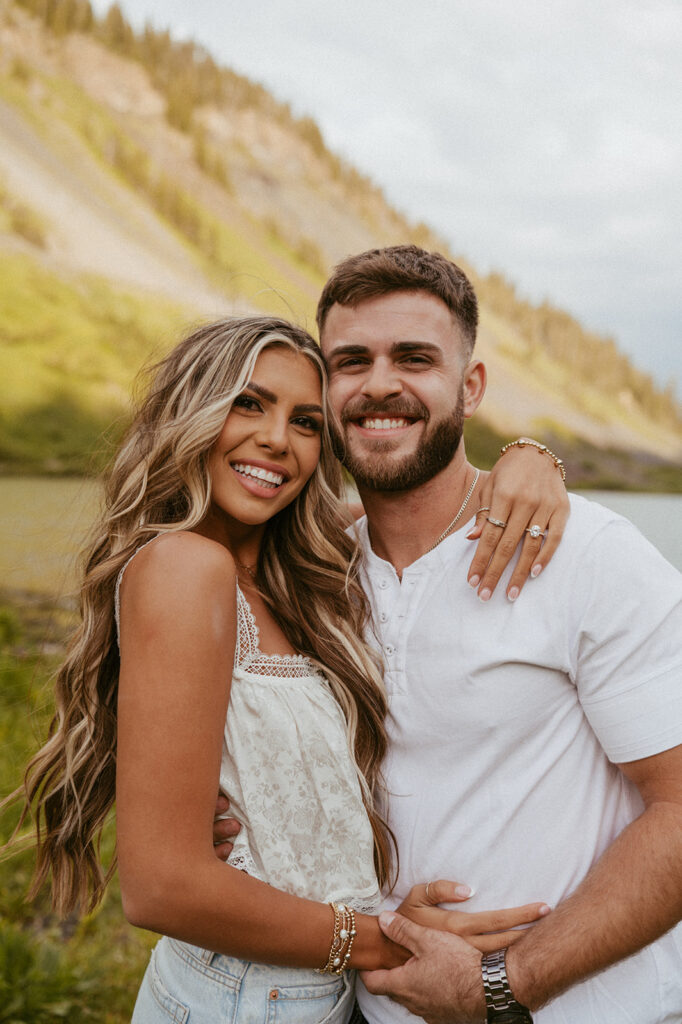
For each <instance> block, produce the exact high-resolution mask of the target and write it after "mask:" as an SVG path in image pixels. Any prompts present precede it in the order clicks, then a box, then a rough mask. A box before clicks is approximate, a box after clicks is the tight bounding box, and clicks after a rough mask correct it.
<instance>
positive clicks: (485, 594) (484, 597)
mask: <svg viewBox="0 0 682 1024" xmlns="http://www.w3.org/2000/svg"><path fill="white" fill-rule="evenodd" d="M478 596H479V598H480V599H481V601H489V600H490V598H491V597H492V596H493V592H492V590H488V588H487V587H485V588H484V589H483V590H482V591H481V593H480V594H479V595H478Z"/></svg>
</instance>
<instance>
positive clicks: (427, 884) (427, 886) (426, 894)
mask: <svg viewBox="0 0 682 1024" xmlns="http://www.w3.org/2000/svg"><path fill="white" fill-rule="evenodd" d="M430 885H431V883H430V882H427V883H426V891H425V893H424V895H425V896H426V898H427V900H428V898H429V886H430Z"/></svg>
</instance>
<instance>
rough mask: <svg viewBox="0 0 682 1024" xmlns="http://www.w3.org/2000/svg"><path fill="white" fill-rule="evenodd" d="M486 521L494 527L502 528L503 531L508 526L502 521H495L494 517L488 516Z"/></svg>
mask: <svg viewBox="0 0 682 1024" xmlns="http://www.w3.org/2000/svg"><path fill="white" fill-rule="evenodd" d="M486 519H487V520H488V522H489V523H490V524H491V525H492V526H501V527H502V529H503V530H504V528H505V527H506V525H507V524H506V523H503V522H502V520H501V519H493V517H492V516H486Z"/></svg>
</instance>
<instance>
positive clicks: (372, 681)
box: [15, 317, 394, 915]
mask: <svg viewBox="0 0 682 1024" xmlns="http://www.w3.org/2000/svg"><path fill="white" fill-rule="evenodd" d="M270 346H287V347H289V348H292V349H294V350H296V351H298V352H302V353H304V354H305V356H306V357H307V358H308V359H310V360H311V362H312V363H313V364H314V365H315V367H316V369H317V371H318V373H319V375H320V380H321V382H322V387H323V394H324V399H325V405H326V375H325V370H324V364H323V362H322V359H321V356H320V353H319V349H318V347H317V345H316V344H315V342H314V341H313V339H312V338H311V337H310V335H309V334H308V333H307V332H306V331H304V330H302V329H301V328H298V327H295V326H293V325H291V324H289V323H287V322H286V321H284V320H280V319H277V318H274V317H244V318H234V319H224V320H220V321H218V322H215V323H211V324H208V325H205V326H202V327H199V328H198V329H197V330H195V331H194V332H193V333H192V334H190V335H189V336H188V337H186V338H185V339H184V340H183V341H181V342H180V344H179V345H177V346H176V347H175V348H174V349H173V350H172V351H171V352H170V353H169V354H168V355H167V356H166V357H165V358H164V359H163V360H162V361H161V362H160V363H158V364H157V366H156V367H155V368H154V370H153V371H152V372H153V381H152V385H151V387H150V388H149V390H148V393H147V396H146V398H145V399H144V400H143V401H142V403H141V405H140V407H139V410H138V412H137V415H136V417H135V419H134V421H133V423H132V425H131V427H130V429H129V431H128V433H127V435H126V436H125V438H124V440H123V442H122V444H121V447H120V449H119V452H118V455H117V456H116V458H115V460H114V462H113V464H112V467H111V469H110V471H109V472H108V475H107V477H106V480H105V499H104V508H103V512H102V514H101V517H100V519H99V521H98V523H97V525H96V527H95V529H94V531H93V535H92V537H91V540H90V543H89V545H88V547H87V548H86V551H85V553H84V566H83V583H82V586H81V591H80V611H81V622H80V625H79V627H78V628H77V630H76V632H75V634H74V636H73V638H72V641H71V643H70V646H69V649H68V651H67V655H66V659H65V661H64V663H63V665H62V667H61V669H60V670H59V672H58V674H57V678H56V712H55V715H54V718H53V720H52V722H51V725H50V730H49V736H48V740H47V742H46V744H45V745H44V746H43V747H42V749H41V750H40V751H39V752H38V753H37V754H36V755H35V757H34V758H33V759H32V760H31V762H30V763H29V765H28V767H27V769H26V773H25V777H24V784H23V787H22V789H21V790H19V791H18V794H21V795H23V797H24V800H25V803H24V808H23V813H22V816H21V821H20V822H19V826H18V828H19V827H21V825H22V823H23V822H24V821H25V819H26V816H27V814H28V813H29V812H30V811H31V810H33V813H34V818H35V829H36V846H37V859H36V868H35V873H34V877H33V882H32V886H31V893H30V895H31V896H34V895H35V894H36V893H37V891H38V890H39V888H40V887H41V885H42V884H43V882H44V881H45V880H46V878H47V877H48V876H50V875H51V878H52V903H53V906H54V908H55V909H56V910H57V911H58V912H59V913H61V914H63V915H65V914H68V913H70V912H71V911H72V910H74V909H76V908H78V909H80V910H83V909H85V910H92V909H93V908H94V907H95V906H96V905H97V904H98V903H99V901H100V900H101V898H102V896H103V894H104V890H105V888H106V885H107V883H108V881H109V879H110V877H111V875H112V873H113V871H114V869H115V857H114V860H113V861H112V863H111V864H110V865H109V867H108V869H106V870H105V868H104V866H103V864H102V862H101V856H100V839H101V834H102V829H103V826H104V824H105V822H106V820H107V817H108V815H109V812H110V811H111V809H112V807H113V804H114V797H115V775H116V733H117V728H116V704H117V695H118V677H119V651H118V644H117V635H116V625H115V616H114V606H115V590H116V581H117V578H118V575H119V573H120V571H121V569H122V567H123V566H124V565H125V563H126V562H127V560H128V559H129V558H130V557H131V556H132V555H133V554H134V552H135V551H136V550H137V549H138V548H139V547H140V545H141V544H143V543H144V542H145V541H146V540H149V539H150V538H151V537H153V536H154V535H156V534H158V533H163V532H169V531H175V530H188V529H192V528H193V527H195V526H197V525H198V524H199V523H200V522H201V521H202V519H203V518H204V516H205V514H206V512H207V510H208V507H209V502H210V494H211V491H210V479H209V471H208V463H209V456H210V452H211V448H212V446H213V444H214V442H215V441H216V440H217V438H218V436H219V434H220V432H221V430H222V427H223V424H224V422H225V418H226V416H227V414H228V412H229V411H230V408H231V405H232V403H233V401H234V399H235V398H236V397H237V395H239V394H240V393H241V392H242V391H243V389H244V387H245V386H246V384H247V382H248V381H249V379H250V377H251V374H252V373H253V368H254V366H255V363H256V360H257V358H258V356H259V354H260V353H261V352H262V351H263V350H264V349H265V348H268V347H270ZM341 487H342V477H341V472H340V468H339V466H338V463H337V462H336V459H335V458H334V456H333V454H332V447H331V442H330V438H329V433H328V429H327V423H326V419H325V423H324V428H323V433H322V450H321V458H320V462H319V464H318V466H317V469H316V470H315V472H314V474H313V476H312V477H311V478H310V480H309V481H308V482H307V484H306V485H305V487H304V488H303V490H302V491H301V493H300V494H299V495H298V496H297V497H296V499H295V500H294V501H293V502H292V503H291V504H290V505H289V506H288V507H286V508H285V509H283V510H281V511H280V512H279V513H278V514H277V515H276V516H275V517H273V519H272V520H271V521H270V522H269V524H268V528H267V530H266V531H265V536H264V540H263V543H262V545H261V550H260V555H259V562H258V568H257V573H256V580H257V583H258V586H259V588H260V590H261V592H262V594H263V596H264V598H265V600H266V602H267V604H268V606H269V608H270V609H271V611H272V614H273V616H274V617H275V619H276V620H277V622H278V623H279V625H280V627H281V628H282V630H283V632H284V634H285V635H286V637H287V639H288V640H289V642H290V643H291V644H292V646H293V647H294V649H295V650H296V651H299V652H300V653H301V654H304V655H307V656H308V657H309V658H310V659H311V660H312V661H313V662H314V663H315V664H316V665H317V666H318V667H319V668H320V669H321V670H322V671H323V672H324V674H325V675H326V677H327V679H328V680H329V683H330V686H331V688H332V691H333V693H334V695H335V697H336V699H337V701H338V702H339V704H340V705H341V708H342V710H343V713H344V715H345V719H346V723H347V732H348V740H349V749H350V752H351V756H352V757H353V759H354V762H355V765H356V767H357V770H358V776H359V779H360V783H361V788H362V794H363V800H364V803H365V807H366V810H367V813H368V815H369V818H370V821H371V825H372V831H373V834H374V852H375V857H374V859H375V865H376V869H377V875H378V877H379V881H380V882H381V883H382V884H383V883H384V882H386V881H387V878H388V875H389V872H390V861H391V856H390V855H391V852H392V846H394V844H393V843H392V837H391V834H390V832H389V830H388V827H387V826H386V824H385V822H384V821H383V818H382V817H381V815H380V813H379V810H378V808H377V803H378V796H379V792H380V790H381V789H382V780H381V774H380V766H381V761H382V758H383V756H384V753H385V751H386V732H385V727H384V719H385V715H386V710H387V702H386V696H385V690H384V686H383V681H382V677H381V672H380V667H379V665H378V662H377V659H376V656H375V655H374V654H373V652H372V650H371V648H370V647H369V646H368V645H367V644H365V643H364V642H363V640H362V639H361V638H362V636H363V632H364V629H365V627H366V625H367V623H368V621H369V610H368V605H367V601H366V598H365V595H364V593H363V591H362V588H361V586H360V583H359V579H358V571H359V555H358V549H357V545H356V543H355V541H354V540H353V539H352V538H351V537H349V536H348V534H347V533H346V530H345V528H346V527H347V525H348V522H347V520H346V518H345V517H344V515H343V513H342V506H341V504H340V501H339V498H340V494H341ZM15 834H16V833H15Z"/></svg>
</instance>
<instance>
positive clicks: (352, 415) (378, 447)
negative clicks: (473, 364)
mask: <svg viewBox="0 0 682 1024" xmlns="http://www.w3.org/2000/svg"><path fill="white" fill-rule="evenodd" d="M359 416H367V417H372V416H390V417H391V418H392V419H398V418H399V417H400V416H406V417H409V418H413V419H421V420H422V421H423V422H424V432H423V434H422V437H421V440H420V441H419V444H418V445H417V448H416V449H415V451H413V452H411V453H410V454H409V455H404V456H403V457H402V458H400V459H397V460H393V459H392V458H391V454H392V452H393V451H394V445H395V442H394V441H393V440H391V439H389V438H387V439H386V440H385V441H384V442H383V443H382V442H381V440H380V438H378V441H379V443H378V444H377V442H375V443H374V446H373V450H372V451H371V452H365V453H363V454H362V455H355V454H353V452H351V451H350V450H349V448H348V446H347V444H346V441H345V437H344V433H343V432H340V431H339V430H338V428H337V427H336V425H335V424H334V423H333V422H331V423H330V429H331V434H332V441H333V444H334V453H335V455H336V457H337V458H338V459H339V460H340V461H341V462H342V464H343V465H344V466H345V467H346V469H347V470H348V472H349V473H350V474H351V476H352V477H353V479H354V480H355V483H356V484H357V486H358V487H360V488H364V489H366V490H371V491H410V490H413V489H414V488H415V487H421V485H422V484H425V483H426V482H427V481H428V480H431V479H432V478H433V477H434V476H436V474H438V473H440V472H441V470H443V469H445V467H446V466H449V464H450V463H451V462H452V460H453V458H454V456H455V452H456V451H457V449H458V448H459V444H460V441H461V440H462V430H463V427H464V393H463V389H462V388H460V391H459V394H458V396H457V403H456V405H455V407H454V409H453V410H452V412H451V414H450V415H449V416H447V417H445V418H444V419H442V420H440V421H439V422H438V423H436V424H435V425H434V426H433V428H432V429H431V430H429V419H430V417H429V412H428V409H427V408H426V407H425V406H422V405H421V403H419V404H418V406H417V405H415V404H412V405H410V406H407V405H406V404H405V403H404V401H403V400H400V401H399V402H395V403H391V402H386V403H384V404H376V405H372V406H371V407H370V405H369V403H366V404H365V405H363V407H362V408H361V409H355V410H353V409H350V410H349V409H348V408H346V409H344V411H343V413H342V416H341V422H342V428H343V430H344V431H345V430H347V427H348V423H349V422H350V421H351V419H353V420H355V419H357V418H358V417H359ZM377 434H379V431H377Z"/></svg>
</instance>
